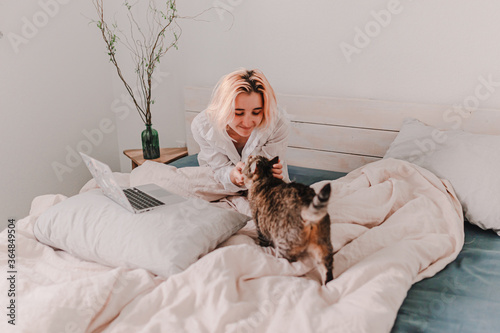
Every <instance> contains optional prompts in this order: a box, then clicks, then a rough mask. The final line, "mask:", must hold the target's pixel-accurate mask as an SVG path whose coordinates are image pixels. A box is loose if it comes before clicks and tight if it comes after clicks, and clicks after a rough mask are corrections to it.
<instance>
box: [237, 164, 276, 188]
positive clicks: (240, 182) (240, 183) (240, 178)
mask: <svg viewBox="0 0 500 333" xmlns="http://www.w3.org/2000/svg"><path fill="white" fill-rule="evenodd" d="M276 165H277V164H276ZM244 167H245V163H243V162H238V164H236V166H235V167H234V168H233V170H231V173H230V174H229V178H230V179H231V182H233V184H234V185H236V186H243V184H244V182H243V179H244V178H243V174H242V173H241V171H242V170H243V168H244Z"/></svg>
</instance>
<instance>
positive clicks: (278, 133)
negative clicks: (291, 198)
mask: <svg viewBox="0 0 500 333" xmlns="http://www.w3.org/2000/svg"><path fill="white" fill-rule="evenodd" d="M290 126H291V125H290V121H289V120H288V119H286V118H285V117H282V118H280V120H279V121H278V123H277V126H276V129H275V130H274V131H273V133H272V134H271V136H270V137H269V139H268V140H267V142H266V143H265V144H264V146H262V153H263V155H264V156H266V157H267V158H269V159H271V158H274V157H276V156H279V157H280V160H281V163H282V164H283V179H284V180H285V181H286V182H289V181H290V177H289V176H288V166H287V164H286V150H287V147H288V136H289V135H290Z"/></svg>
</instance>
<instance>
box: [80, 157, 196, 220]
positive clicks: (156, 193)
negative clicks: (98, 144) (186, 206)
mask: <svg viewBox="0 0 500 333" xmlns="http://www.w3.org/2000/svg"><path fill="white" fill-rule="evenodd" d="M80 155H81V156H82V159H83V161H84V162H85V165H86V166H87V168H88V169H89V171H90V173H91V174H92V177H94V179H95V181H96V182H97V185H99V187H100V188H101V190H102V192H103V193H104V195H105V196H107V197H108V198H110V199H111V200H113V201H114V202H116V203H117V204H119V205H120V206H122V207H123V208H125V209H126V210H128V211H130V212H132V213H142V212H146V211H148V210H151V209H155V208H159V207H164V206H166V205H172V204H175V203H179V202H183V201H186V200H187V199H186V198H183V197H181V196H179V195H176V194H173V193H170V192H168V191H167V190H165V189H163V188H161V187H160V186H158V185H156V184H146V185H141V186H135V187H130V188H121V187H120V186H119V185H118V182H117V181H116V179H115V177H114V176H113V172H112V171H111V169H110V168H109V166H108V165H107V164H105V163H102V162H100V161H98V160H96V159H95V158H92V157H90V156H88V155H85V154H84V153H81V152H80Z"/></svg>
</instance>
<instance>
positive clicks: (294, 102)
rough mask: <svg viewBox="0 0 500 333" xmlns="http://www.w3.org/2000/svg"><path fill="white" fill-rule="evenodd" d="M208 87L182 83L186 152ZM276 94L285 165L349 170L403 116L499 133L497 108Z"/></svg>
mask: <svg viewBox="0 0 500 333" xmlns="http://www.w3.org/2000/svg"><path fill="white" fill-rule="evenodd" d="M211 93H212V88H199V87H186V88H185V89H184V96H185V119H186V133H187V146H188V152H189V154H190V155H191V154H195V153H197V152H198V151H199V147H198V145H197V144H196V142H195V141H194V139H193V137H192V135H191V126H190V125H191V122H192V120H193V119H194V117H195V116H196V115H197V114H198V113H199V112H201V111H203V110H204V109H205V108H206V107H207V105H208V103H209V102H210V97H211ZM276 97H277V99H278V104H279V105H280V106H281V107H282V108H284V109H285V110H286V111H287V113H288V114H289V115H290V117H291V120H292V131H291V133H290V138H289V149H288V155H287V156H286V158H287V162H288V164H289V165H296V166H302V167H309V168H316V169H324V170H333V171H339V172H349V171H352V170H354V169H356V168H358V167H360V166H362V165H364V164H366V163H370V162H373V161H376V160H378V159H380V158H382V157H383V156H384V154H385V152H386V150H387V148H388V147H389V145H390V144H391V142H392V141H393V140H394V138H395V137H396V135H397V134H398V131H399V128H400V127H401V124H402V121H403V119H405V118H406V117H413V118H417V119H419V120H421V121H422V122H424V123H426V124H428V125H432V126H435V127H438V128H440V129H452V128H454V127H455V128H456V126H457V123H460V124H461V129H463V130H465V131H468V132H472V133H483V134H497V135H499V134H500V110H492V109H475V110H473V111H472V112H466V111H465V109H464V108H462V111H463V113H462V114H459V113H457V112H456V110H453V109H452V107H451V106H448V105H429V104H416V103H402V102H389V101H380V100H369V99H348V98H333V97H318V96H299V95H286V94H277V96H276ZM499 149H500V148H499Z"/></svg>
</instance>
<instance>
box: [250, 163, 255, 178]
mask: <svg viewBox="0 0 500 333" xmlns="http://www.w3.org/2000/svg"><path fill="white" fill-rule="evenodd" d="M256 170H257V161H255V160H254V161H252V163H251V164H250V173H251V174H252V175H255V171H256Z"/></svg>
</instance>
